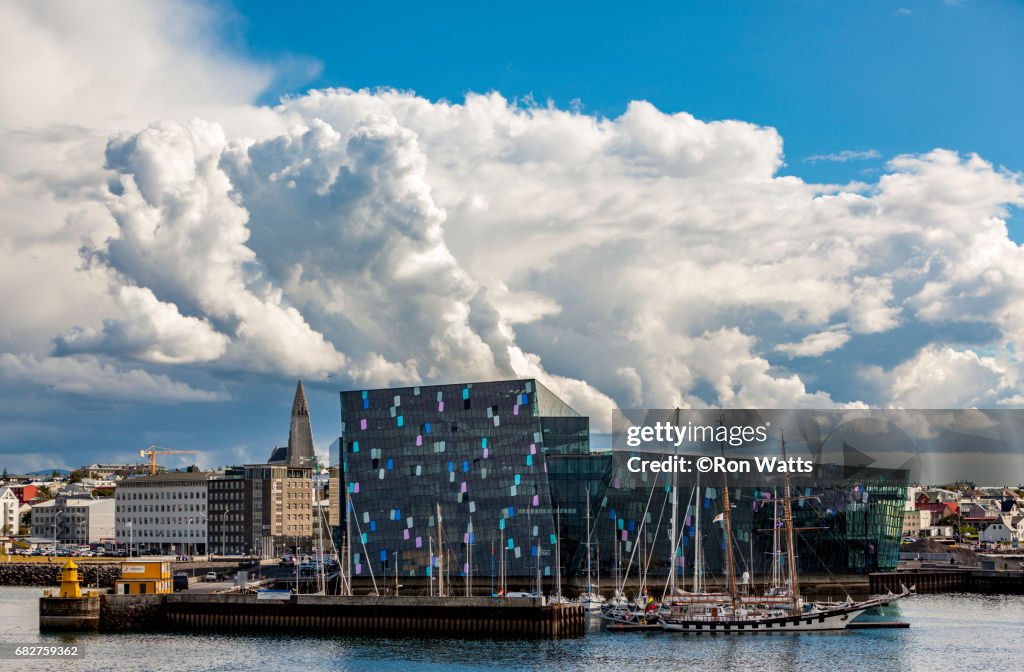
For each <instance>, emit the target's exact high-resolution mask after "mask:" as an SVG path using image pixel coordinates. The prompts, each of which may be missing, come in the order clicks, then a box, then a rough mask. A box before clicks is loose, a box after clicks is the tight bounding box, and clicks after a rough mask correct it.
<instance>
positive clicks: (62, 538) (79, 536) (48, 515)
mask: <svg viewBox="0 0 1024 672" xmlns="http://www.w3.org/2000/svg"><path fill="white" fill-rule="evenodd" d="M32 536H33V537H36V538H38V539H47V538H49V539H53V540H54V541H55V542H56V543H57V544H64V545H80V546H84V545H86V544H102V543H107V542H111V541H113V540H114V500H113V499H111V498H106V499H87V498H84V497H68V496H65V495H57V496H56V497H55V498H53V499H51V500H49V501H46V502H42V503H41V504H36V505H35V506H33V507H32Z"/></svg>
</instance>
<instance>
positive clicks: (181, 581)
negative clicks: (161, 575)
mask: <svg viewBox="0 0 1024 672" xmlns="http://www.w3.org/2000/svg"><path fill="white" fill-rule="evenodd" d="M174 590H175V592H177V591H179V590H188V574H181V573H178V574H175V575H174Z"/></svg>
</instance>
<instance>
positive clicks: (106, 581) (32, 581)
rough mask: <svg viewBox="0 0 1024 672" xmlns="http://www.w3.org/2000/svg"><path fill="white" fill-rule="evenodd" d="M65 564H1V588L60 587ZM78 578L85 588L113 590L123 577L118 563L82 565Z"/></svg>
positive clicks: (79, 567) (79, 568)
mask: <svg viewBox="0 0 1024 672" xmlns="http://www.w3.org/2000/svg"><path fill="white" fill-rule="evenodd" d="M65 562H67V560H64V561H63V562H56V563H54V562H2V563H0V586H40V587H52V586H58V585H60V570H61V567H63V566H64V563H65ZM78 576H79V578H80V579H81V580H82V587H83V588H91V587H94V586H97V585H98V586H99V587H100V588H112V587H113V586H114V581H115V580H116V579H117V578H119V577H120V576H121V565H120V564H118V563H110V564H107V563H92V562H90V563H82V564H81V565H79V566H78Z"/></svg>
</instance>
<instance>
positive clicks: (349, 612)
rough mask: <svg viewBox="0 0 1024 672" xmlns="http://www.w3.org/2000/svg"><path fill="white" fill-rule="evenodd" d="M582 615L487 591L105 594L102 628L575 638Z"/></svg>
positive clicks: (569, 608)
mask: <svg viewBox="0 0 1024 672" xmlns="http://www.w3.org/2000/svg"><path fill="white" fill-rule="evenodd" d="M585 627H586V619H585V615H584V612H583V609H582V607H580V606H579V605H575V604H557V605H550V604H544V603H543V601H542V600H540V599H502V598H491V597H452V598H445V599H440V598H433V597H404V596H399V597H393V596H391V597H373V596H353V597H341V596H330V595H291V596H289V597H288V598H287V599H284V600H261V599H259V598H258V596H257V595H239V594H212V595H188V594H178V595H104V596H103V598H102V614H101V618H100V629H101V630H104V631H131V632H145V631H153V630H168V631H174V630H187V631H189V632H225V631H235V632H291V633H297V634H301V633H307V634H319V635H331V634H338V635H341V634H346V633H368V634H387V635H391V636H396V635H435V636H436V635H446V636H453V637H459V636H481V635H483V636H493V637H502V636H516V637H523V636H527V637H541V638H558V637H579V636H581V635H583V632H584V629H585Z"/></svg>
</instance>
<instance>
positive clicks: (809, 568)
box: [337, 379, 908, 585]
mask: <svg viewBox="0 0 1024 672" xmlns="http://www.w3.org/2000/svg"><path fill="white" fill-rule="evenodd" d="M341 420H342V436H341V439H340V441H339V444H338V446H339V449H340V453H341V454H340V456H338V457H339V461H340V464H337V466H338V467H339V469H338V473H339V474H340V478H341V479H342V480H343V481H344V485H343V487H344V491H345V492H346V494H347V499H348V501H349V502H350V509H349V516H348V520H347V521H346V520H345V518H344V513H342V514H341V518H340V523H341V525H340V530H339V531H342V530H344V529H348V530H349V534H350V535H351V555H352V569H351V571H352V574H353V576H354V577H355V578H369V577H370V576H371V574H372V575H373V576H374V577H375V578H377V579H378V580H381V579H382V578H383V577H384V576H387V577H389V580H391V578H392V577H394V576H395V573H396V571H397V573H398V575H399V577H428V576H432V575H433V576H435V577H436V572H437V564H438V561H437V555H438V550H437V547H438V527H439V526H438V517H437V516H438V513H439V512H440V516H441V525H440V530H441V532H440V534H441V539H442V542H443V545H444V557H445V564H446V565H447V569H446V572H445V574H446V575H447V576H448V577H449V580H452V578H453V577H456V576H464V575H465V573H466V572H467V571H470V570H471V571H472V573H473V576H474V577H478V578H477V579H475V580H474V583H476V584H477V585H483V584H484V583H486V581H487V578H486V577H490V576H495V575H498V574H499V573H500V571H501V566H502V563H504V567H505V572H506V573H507V575H508V576H518V577H537V576H540V577H542V578H544V579H546V580H548V581H550V580H551V578H552V577H553V576H554V573H555V572H556V571H557V570H558V567H561V569H562V572H563V574H564V575H566V576H570V577H571V576H579V575H580V574H582V573H583V572H584V571H585V567H586V550H585V541H586V538H587V529H586V522H587V517H586V513H587V508H588V506H587V504H588V499H589V509H590V514H591V517H590V532H591V535H590V538H591V544H592V551H591V558H592V562H593V566H594V567H595V568H599V569H600V573H601V575H603V576H605V577H607V576H609V575H611V574H613V573H614V572H615V571H616V569H617V567H616V562H619V563H620V566H621V567H624V566H625V565H626V564H628V562H629V559H630V557H631V556H633V557H634V560H633V567H634V569H633V570H631V576H635V575H636V574H635V572H636V571H637V570H636V569H635V568H636V567H637V566H638V564H639V562H640V558H641V557H648V558H650V559H649V561H648V563H647V566H648V573H649V574H650V575H661V576H664V575H665V574H666V573H667V571H668V568H669V557H670V550H671V546H670V543H671V542H670V541H669V538H668V537H669V534H668V531H669V529H670V521H671V500H670V495H671V490H672V487H671V485H672V483H671V476H670V475H666V474H651V473H633V472H631V471H629V470H628V468H627V460H628V458H629V457H630V454H629V453H625V452H614V453H613V452H610V451H604V452H591V451H590V449H589V443H590V437H589V419H588V418H586V417H584V416H581V415H580V414H579V413H577V412H576V411H574V410H573V409H572V408H571V407H569V406H568V405H567V404H565V403H564V402H563V401H561V400H560V399H558V397H557V396H555V395H554V394H553V393H552V392H551V391H550V390H548V389H547V388H546V387H544V386H543V385H542V384H540V383H538V382H537V381H536V380H530V379H524V380H509V381H495V382H483V383H467V384H455V385H432V386H419V387H405V388H392V389H381V390H355V391H347V392H342V393H341ZM677 478H678V481H677V488H676V491H677V496H678V511H679V526H680V527H679V531H680V538H681V543H680V547H679V554H678V555H679V566H680V570H681V571H682V572H683V573H685V574H689V572H690V568H691V567H692V566H693V548H694V543H693V542H694V539H695V538H696V535H697V534H700V535H701V539H702V543H703V551H704V552H703V556H704V559H705V563H704V564H705V568H706V571H707V572H708V573H709V574H721V573H722V572H723V571H724V564H725V563H724V550H725V545H724V543H725V542H724V534H723V532H722V525H721V524H718V523H715V522H713V520H714V518H715V516H717V515H718V514H719V513H721V512H722V506H721V501H722V497H721V494H722V481H721V478H720V477H715V478H714V479H710V477H705V479H710V480H705V481H704V482H702V483H700V484H699V490H698V489H697V487H696V486H698V484H697V483H696V481H695V478H694V476H693V475H687V476H685V477H684V476H682V475H680V476H678V477H677ZM907 478H908V475H907V472H906V471H903V470H884V469H871V468H856V469H852V470H851V469H844V468H843V467H839V466H831V465H820V466H818V467H816V468H815V472H814V474H811V475H801V474H795V475H794V476H793V482H792V486H793V488H794V490H795V491H796V494H799V495H801V496H802V497H804V499H801V500H800V501H799V502H798V503H797V504H795V505H794V517H795V519H796V525H797V526H798V527H804V528H810V529H807V530H802V531H801V532H800V534H799V541H798V544H797V554H798V556H799V558H798V560H799V564H800V567H801V570H802V571H804V572H808V573H819V572H821V573H824V572H832V573H836V574H841V573H851V572H863V571H870V570H874V569H886V568H892V567H895V565H896V561H897V558H898V552H899V541H900V532H901V527H902V515H903V506H904V499H905V496H906V487H907ZM729 487H730V498H731V500H732V503H733V516H732V520H733V537H734V540H733V543H734V554H735V556H736V558H737V573H742V572H743V571H745V570H746V571H750V572H751V574H754V575H763V574H765V573H768V572H770V569H771V565H770V563H771V555H770V552H771V548H772V538H773V534H772V530H773V528H774V525H775V505H774V503H775V502H776V501H777V500H778V497H779V496H780V494H781V492H782V483H781V481H779V482H768V481H766V480H765V478H764V477H763V476H760V475H759V474H756V473H754V474H740V475H732V476H730V482H729ZM338 506H339V507H341V508H344V506H345V498H344V497H339V504H338ZM697 507H700V511H701V516H700V518H701V520H700V530H698V529H696V520H697V515H696V514H697ZM779 509H780V511H781V506H780V507H779ZM779 515H781V514H779ZM339 536H340V535H339ZM556 540H557V541H558V542H559V543H558V544H557V546H558V548H559V550H560V558H556V556H555V550H556ZM617 559H619V560H617Z"/></svg>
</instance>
